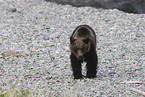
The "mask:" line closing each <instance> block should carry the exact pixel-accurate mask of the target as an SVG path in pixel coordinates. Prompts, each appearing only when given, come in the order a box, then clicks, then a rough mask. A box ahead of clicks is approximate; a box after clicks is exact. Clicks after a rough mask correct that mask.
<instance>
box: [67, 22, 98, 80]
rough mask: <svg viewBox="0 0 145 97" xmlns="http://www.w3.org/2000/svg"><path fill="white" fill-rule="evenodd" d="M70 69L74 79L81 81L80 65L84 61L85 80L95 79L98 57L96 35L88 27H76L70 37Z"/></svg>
mask: <svg viewBox="0 0 145 97" xmlns="http://www.w3.org/2000/svg"><path fill="white" fill-rule="evenodd" d="M70 50H71V55H70V59H71V67H72V70H73V76H74V79H82V78H83V76H82V67H81V63H82V62H83V61H86V63H87V65H86V68H87V75H86V77H87V78H95V77H96V73H97V70H96V69H97V64H98V56H97V52H96V34H95V32H94V30H93V29H92V28H91V27H90V26H88V25H80V26H78V27H76V29H75V30H74V32H73V33H72V35H71V37H70Z"/></svg>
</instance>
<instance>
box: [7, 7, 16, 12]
mask: <svg viewBox="0 0 145 97" xmlns="http://www.w3.org/2000/svg"><path fill="white" fill-rule="evenodd" d="M9 11H10V12H16V11H17V9H16V8H10V9H9Z"/></svg>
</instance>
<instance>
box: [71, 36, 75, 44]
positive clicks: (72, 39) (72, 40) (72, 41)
mask: <svg viewBox="0 0 145 97" xmlns="http://www.w3.org/2000/svg"><path fill="white" fill-rule="evenodd" d="M74 41H75V39H74V38H73V37H72V36H71V37H70V43H71V44H72V43H74Z"/></svg>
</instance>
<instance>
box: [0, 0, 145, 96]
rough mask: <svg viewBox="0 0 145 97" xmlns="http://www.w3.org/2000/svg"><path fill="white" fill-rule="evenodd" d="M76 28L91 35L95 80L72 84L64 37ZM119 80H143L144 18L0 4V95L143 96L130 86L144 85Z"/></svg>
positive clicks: (34, 3)
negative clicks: (94, 49) (88, 28)
mask: <svg viewBox="0 0 145 97" xmlns="http://www.w3.org/2000/svg"><path fill="white" fill-rule="evenodd" d="M80 24H88V25H90V26H91V27H92V28H93V29H94V30H95V32H96V35H97V42H98V43H97V51H98V56H99V65H98V73H97V78H95V79H83V80H73V76H72V71H71V67H70V59H69V55H70V50H69V37H70V35H71V33H72V32H73V30H74V29H75V27H76V26H78V25H80ZM85 70H86V69H85V65H83V74H84V75H85ZM124 81H141V82H145V14H128V13H124V12H121V11H118V10H116V9H110V10H103V9H95V8H91V7H80V8H76V7H72V6H70V5H58V4H55V3H50V2H46V1H43V0H1V1H0V94H2V93H5V92H6V91H9V90H11V89H16V90H20V91H26V90H28V91H31V92H33V93H36V94H37V96H40V97H46V96H51V97H53V96H58V97H95V96H96V97H102V96H103V97H108V96H109V97H143V95H142V94H139V93H137V92H134V91H131V90H130V88H136V89H138V90H141V91H145V84H143V83H139V84H137V83H131V84H130V83H121V82H124ZM33 96H36V95H33Z"/></svg>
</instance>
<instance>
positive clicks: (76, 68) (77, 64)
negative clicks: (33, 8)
mask: <svg viewBox="0 0 145 97" xmlns="http://www.w3.org/2000/svg"><path fill="white" fill-rule="evenodd" d="M70 59H71V67H72V70H73V76H74V79H82V68H81V61H80V60H78V59H77V58H76V56H75V55H74V54H73V53H71V55H70Z"/></svg>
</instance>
